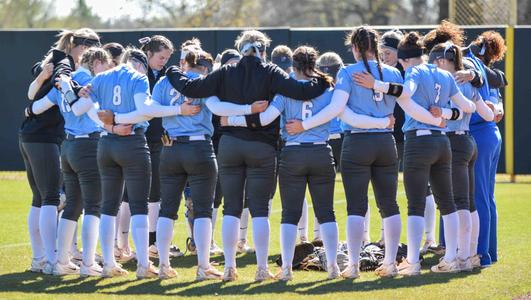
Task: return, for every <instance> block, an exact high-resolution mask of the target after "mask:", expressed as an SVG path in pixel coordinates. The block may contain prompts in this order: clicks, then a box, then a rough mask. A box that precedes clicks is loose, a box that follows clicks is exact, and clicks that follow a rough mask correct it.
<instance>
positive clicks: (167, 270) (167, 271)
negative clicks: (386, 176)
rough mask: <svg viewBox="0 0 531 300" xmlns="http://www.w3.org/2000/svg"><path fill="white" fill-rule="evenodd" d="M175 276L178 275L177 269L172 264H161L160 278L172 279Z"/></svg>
mask: <svg viewBox="0 0 531 300" xmlns="http://www.w3.org/2000/svg"><path fill="white" fill-rule="evenodd" d="M174 277H177V271H175V269H174V268H172V267H171V266H166V265H160V269H159V278H160V279H170V278H174Z"/></svg>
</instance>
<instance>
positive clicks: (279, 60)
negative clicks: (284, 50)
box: [271, 55, 293, 69]
mask: <svg viewBox="0 0 531 300" xmlns="http://www.w3.org/2000/svg"><path fill="white" fill-rule="evenodd" d="M271 62H272V63H274V64H275V65H277V66H279V67H281V68H283V69H287V68H289V67H291V66H293V59H292V58H291V57H290V56H289V55H279V56H273V57H271Z"/></svg>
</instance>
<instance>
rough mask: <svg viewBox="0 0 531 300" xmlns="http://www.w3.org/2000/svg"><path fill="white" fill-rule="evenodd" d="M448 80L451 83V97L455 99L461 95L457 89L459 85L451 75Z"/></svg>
mask: <svg viewBox="0 0 531 300" xmlns="http://www.w3.org/2000/svg"><path fill="white" fill-rule="evenodd" d="M448 78H449V81H450V87H449V88H450V97H453V96H455V95H457V93H459V88H458V87H457V83H456V82H455V79H454V77H453V76H452V75H449V76H448Z"/></svg>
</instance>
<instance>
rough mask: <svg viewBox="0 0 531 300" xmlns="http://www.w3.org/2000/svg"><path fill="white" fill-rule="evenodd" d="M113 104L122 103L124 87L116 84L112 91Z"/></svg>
mask: <svg viewBox="0 0 531 300" xmlns="http://www.w3.org/2000/svg"><path fill="white" fill-rule="evenodd" d="M112 104H114V105H120V104H122V88H121V87H120V86H119V85H115V86H114V90H113V93H112Z"/></svg>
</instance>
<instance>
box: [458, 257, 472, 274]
mask: <svg viewBox="0 0 531 300" xmlns="http://www.w3.org/2000/svg"><path fill="white" fill-rule="evenodd" d="M456 260H457V268H458V269H459V272H472V270H473V269H474V267H472V260H471V258H470V257H469V258H467V259H460V258H457V259H456Z"/></svg>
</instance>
